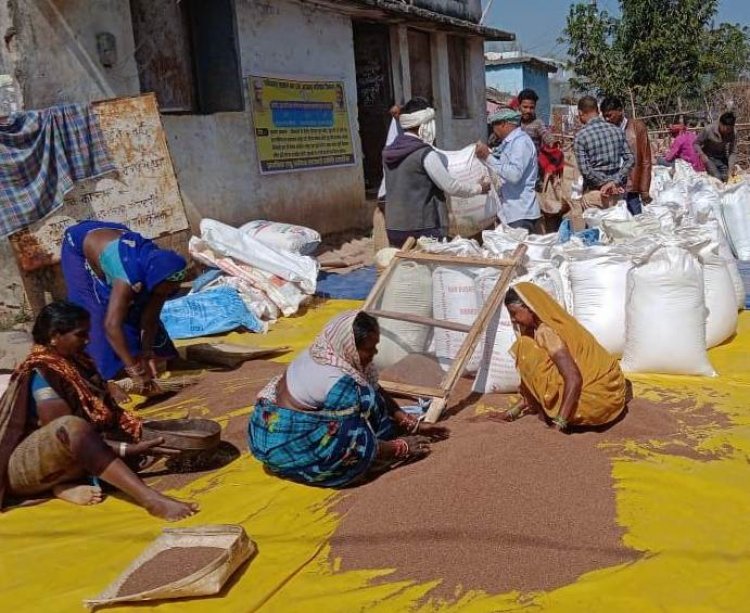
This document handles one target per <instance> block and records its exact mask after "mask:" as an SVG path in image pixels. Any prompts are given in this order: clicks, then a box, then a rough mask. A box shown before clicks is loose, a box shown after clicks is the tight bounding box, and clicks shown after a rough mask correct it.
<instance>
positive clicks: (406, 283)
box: [375, 261, 432, 370]
mask: <svg viewBox="0 0 750 613" xmlns="http://www.w3.org/2000/svg"><path fill="white" fill-rule="evenodd" d="M379 308H380V309H382V310H384V311H396V312H400V313H409V314H410V315H420V316H422V317H432V271H431V270H430V268H429V267H428V266H424V265H422V264H417V263H416V262H407V261H403V262H400V263H399V264H398V266H397V267H396V268H395V270H394V271H393V275H392V276H391V279H390V281H389V282H388V284H387V285H386V288H385V291H384V292H383V298H382V300H381V303H380V305H379ZM379 323H380V344H379V345H378V353H377V355H376V356H375V366H377V368H379V369H381V370H382V369H385V368H388V367H390V366H393V365H394V364H396V363H397V362H400V361H401V360H402V359H403V358H405V357H406V356H407V355H409V354H410V353H422V352H423V351H425V350H426V348H427V340H428V337H429V334H430V329H429V328H428V327H427V326H424V325H421V324H414V323H411V322H408V321H399V320H395V319H385V318H381V319H380V320H379Z"/></svg>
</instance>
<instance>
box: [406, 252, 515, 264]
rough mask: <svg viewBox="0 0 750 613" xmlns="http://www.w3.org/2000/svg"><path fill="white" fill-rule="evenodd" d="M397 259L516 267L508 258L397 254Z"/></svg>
mask: <svg viewBox="0 0 750 613" xmlns="http://www.w3.org/2000/svg"><path fill="white" fill-rule="evenodd" d="M396 258H400V259H402V260H410V261H415V262H438V263H441V264H451V265H453V264H458V265H459V266H461V265H463V266H481V267H492V268H505V267H506V266H514V265H515V264H516V263H515V262H514V261H513V260H509V259H508V258H475V257H467V256H457V255H444V254H442V253H421V252H420V253H401V252H399V253H397V254H396Z"/></svg>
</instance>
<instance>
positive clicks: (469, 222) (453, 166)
mask: <svg viewBox="0 0 750 613" xmlns="http://www.w3.org/2000/svg"><path fill="white" fill-rule="evenodd" d="M475 149H476V147H475V145H473V144H472V145H468V146H467V147H464V148H463V149H459V150H458V151H438V153H440V154H441V155H442V156H443V158H444V160H445V162H446V168H447V169H448V174H449V175H450V176H451V177H453V178H454V179H456V180H457V181H460V182H461V183H468V184H469V185H473V184H477V183H480V182H481V181H482V180H489V171H488V170H487V166H485V164H484V163H483V162H482V161H481V160H480V159H479V158H477V156H476V153H475ZM497 207H498V196H497V193H496V192H495V190H494V189H493V190H490V191H489V193H487V194H477V195H476V196H469V197H468V198H459V197H457V196H449V197H448V210H449V213H450V229H449V234H450V235H451V236H456V235H459V236H474V235H475V234H479V232H481V231H482V230H484V229H485V228H486V227H488V226H489V225H491V224H493V223H494V222H495V218H496V216H497Z"/></svg>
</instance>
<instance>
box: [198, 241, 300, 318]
mask: <svg viewBox="0 0 750 613" xmlns="http://www.w3.org/2000/svg"><path fill="white" fill-rule="evenodd" d="M188 250H189V251H190V255H191V256H192V257H194V258H195V259H196V260H198V261H199V262H202V263H203V264H206V265H207V266H212V267H213V268H219V269H221V270H223V271H224V272H225V273H227V274H228V275H230V276H231V277H237V278H239V279H243V280H244V281H245V282H246V283H248V284H249V285H250V286H252V287H254V288H256V289H258V290H260V291H261V292H263V293H264V294H265V295H266V296H268V298H269V299H270V300H271V301H272V302H273V303H274V304H275V305H276V306H277V307H278V308H279V310H280V311H281V313H282V314H283V315H284V317H289V316H290V315H294V314H295V313H296V312H297V311H298V310H299V307H300V305H302V304H304V303H305V302H307V301H308V300H310V296H309V294H306V293H305V292H303V291H302V289H301V288H300V287H299V285H298V284H297V283H292V282H290V281H287V280H285V279H282V278H281V277H277V276H276V275H273V274H271V273H269V272H265V271H263V270H259V269H257V268H253V267H252V266H250V265H249V264H245V263H244V262H237V261H235V260H234V259H233V258H231V257H227V256H224V255H221V254H220V253H216V252H214V251H213V249H211V247H210V246H209V245H208V243H207V242H206V241H204V240H202V239H200V238H197V237H195V236H193V237H192V238H191V239H190V243H189V244H188Z"/></svg>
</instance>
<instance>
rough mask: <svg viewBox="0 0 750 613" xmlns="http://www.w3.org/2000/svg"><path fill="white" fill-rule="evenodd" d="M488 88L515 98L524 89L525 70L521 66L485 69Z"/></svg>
mask: <svg viewBox="0 0 750 613" xmlns="http://www.w3.org/2000/svg"><path fill="white" fill-rule="evenodd" d="M485 76H486V79H487V87H494V88H495V89H496V90H498V91H500V92H503V93H507V94H511V95H513V96H515V95H516V94H517V93H518V92H520V91H521V90H522V89H523V69H522V68H521V65H520V64H505V65H502V66H487V67H485Z"/></svg>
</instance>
